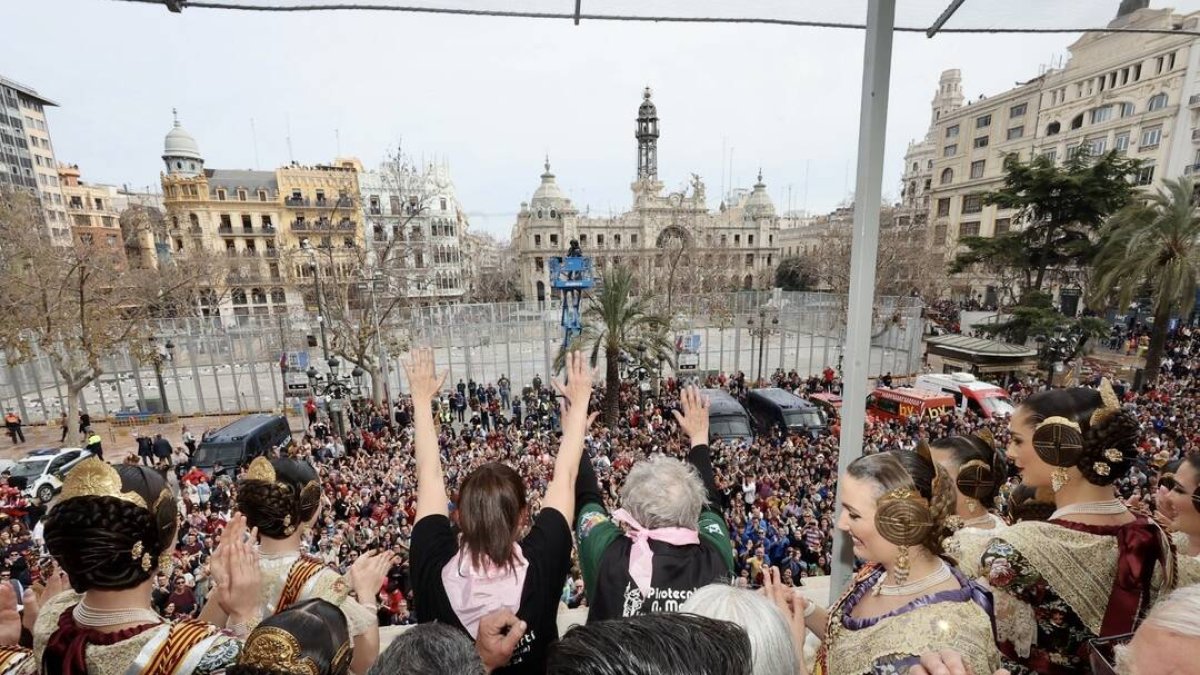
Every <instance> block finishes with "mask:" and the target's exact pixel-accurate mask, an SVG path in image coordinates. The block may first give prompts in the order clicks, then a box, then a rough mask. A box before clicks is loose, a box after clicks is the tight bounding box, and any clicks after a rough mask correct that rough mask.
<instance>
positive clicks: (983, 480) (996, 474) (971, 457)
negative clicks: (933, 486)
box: [929, 434, 1008, 509]
mask: <svg viewBox="0 0 1200 675" xmlns="http://www.w3.org/2000/svg"><path fill="white" fill-rule="evenodd" d="M929 445H930V447H933V448H937V449H939V450H947V451H949V452H950V458H951V459H952V460H953V461H954V465H955V466H957V467H959V470H960V472H961V470H962V467H963V466H965V465H966V464H967V463H969V462H982V464H974V465H972V466H971V467H970V468H972V469H976V467H977V468H978V469H977V470H974V471H972V476H970V477H969V478H971V480H958V481H955V488H956V489H957V490H958V491H959V492H961V493H962V494H963V495H964V496H966V497H968V498H970V499H974V500H975V501H977V502H979V503H980V504H983V507H984V508H985V509H990V508H992V507H994V506H995V504H996V496H997V495H999V494H1000V488H1001V486H1003V485H1004V483H1005V479H1006V477H1007V476H1008V462H1007V461H1006V460H1005V458H1004V453H1003V452H1000V450H999V449H997V448H996V446H995V445H993V444H992V443H990V442H988V440H987V439H985V438H980V437H979V436H976V435H975V434H968V435H966V436H947V437H945V438H939V439H937V440H935V441H930V442H929ZM959 478H960V479H964V478H966V477H964V476H963V475H962V474H961V473H960V475H959Z"/></svg>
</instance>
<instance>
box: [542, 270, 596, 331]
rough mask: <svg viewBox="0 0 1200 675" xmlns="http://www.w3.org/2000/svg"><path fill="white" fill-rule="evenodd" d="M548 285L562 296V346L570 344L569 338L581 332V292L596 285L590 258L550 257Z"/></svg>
mask: <svg viewBox="0 0 1200 675" xmlns="http://www.w3.org/2000/svg"><path fill="white" fill-rule="evenodd" d="M549 263H550V287H551V288H553V289H554V290H555V291H557V292H559V293H560V294H561V296H562V327H563V342H562V347H563V349H566V348H567V347H569V346H570V344H571V340H572V339H574V338H576V337H578V336H579V334H580V333H581V332H583V323H582V316H581V314H580V311H579V305H580V303H581V301H582V299H583V292H584V291H587V290H591V289H592V288H594V287H595V285H596V280H595V278H594V277H593V276H592V259H591V258H584V257H582V256H563V257H554V258H550V260H549Z"/></svg>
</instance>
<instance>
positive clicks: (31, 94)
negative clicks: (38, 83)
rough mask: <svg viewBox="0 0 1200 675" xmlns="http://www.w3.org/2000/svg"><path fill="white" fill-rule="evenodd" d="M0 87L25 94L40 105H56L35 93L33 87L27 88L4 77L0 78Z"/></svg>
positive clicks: (35, 90)
mask: <svg viewBox="0 0 1200 675" xmlns="http://www.w3.org/2000/svg"><path fill="white" fill-rule="evenodd" d="M0 86H4V87H9V88H10V89H16V90H17V91H19V92H21V93H22V94H25V95H26V96H28V97H29V98H32V99H36V100H37V101H39V102H40V103H41V104H42V105H52V106H57V105H58V104H57V103H55V102H54V101H51V100H50V99H48V98H46V97H45V96H42V95H41V94H39V93H37V89H34V88H33V87H29V86H26V85H24V84H21V83H20V82H15V81H13V80H10V79H8V78H6V77H0Z"/></svg>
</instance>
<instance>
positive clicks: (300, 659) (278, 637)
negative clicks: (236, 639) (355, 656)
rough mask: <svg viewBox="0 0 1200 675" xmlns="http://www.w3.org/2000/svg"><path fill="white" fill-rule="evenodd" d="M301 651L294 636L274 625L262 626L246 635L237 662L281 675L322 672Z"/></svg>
mask: <svg viewBox="0 0 1200 675" xmlns="http://www.w3.org/2000/svg"><path fill="white" fill-rule="evenodd" d="M301 654H302V652H301V650H300V643H299V642H297V641H296V637H295V636H294V635H292V634H291V633H289V632H287V631H285V630H282V629H279V628H275V627H274V626H266V627H262V626H260V627H258V628H256V629H254V631H253V632H252V633H250V637H248V638H246V644H245V646H243V647H242V653H241V654H240V655H239V656H238V660H237V662H238V665H242V666H253V667H256V668H261V669H262V670H264V671H266V672H269V673H277V674H279V675H320V673H321V671H320V669H319V668H317V664H316V663H315V662H313V660H312V659H311V658H308V657H307V656H301Z"/></svg>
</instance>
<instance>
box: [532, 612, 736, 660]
mask: <svg viewBox="0 0 1200 675" xmlns="http://www.w3.org/2000/svg"><path fill="white" fill-rule="evenodd" d="M753 671H754V659H753V655H752V653H751V651H750V638H749V637H747V635H746V631H745V630H744V629H743V628H742V627H741V626H738V625H737V624H734V623H730V622H728V621H718V620H717V619H709V618H707V617H703V616H697V615H695V614H675V613H663V614H643V615H641V616H633V617H629V618H627V619H622V620H620V621H597V622H595V623H589V624H587V625H585V626H576V627H574V628H572V629H571V630H569V631H567V634H566V635H564V636H563V638H562V639H561V640H559V641H558V642H556V643H554V644H553V645H551V646H550V654H549V658H548V660H547V665H546V673H547V675H750V674H751V673H752V672H753Z"/></svg>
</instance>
